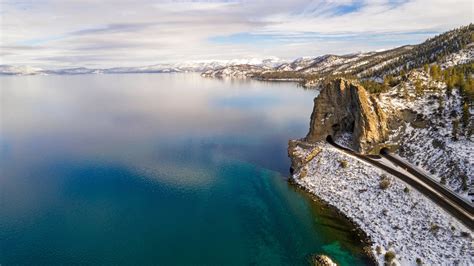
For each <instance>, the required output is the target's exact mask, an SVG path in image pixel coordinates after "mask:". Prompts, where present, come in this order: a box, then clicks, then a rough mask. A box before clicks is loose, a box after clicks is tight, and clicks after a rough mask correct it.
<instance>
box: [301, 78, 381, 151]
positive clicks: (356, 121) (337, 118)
mask: <svg viewBox="0 0 474 266" xmlns="http://www.w3.org/2000/svg"><path fill="white" fill-rule="evenodd" d="M344 133H351V134H352V148H353V149H355V150H356V151H358V152H361V153H370V152H371V151H373V150H374V148H376V147H377V145H378V144H379V143H381V142H383V141H385V140H386V139H387V137H388V123H387V115H386V114H385V112H384V111H383V110H382V108H381V107H380V105H379V104H378V102H377V99H376V98H375V97H374V96H371V95H369V94H368V93H367V92H366V90H365V89H364V88H363V87H362V86H361V85H360V84H358V83H355V82H353V81H349V80H345V79H342V78H339V79H336V80H334V81H331V82H329V83H328V84H327V85H325V86H324V87H323V89H322V90H321V93H320V94H319V96H318V97H316V98H315V99H314V109H313V113H312V114H311V123H310V129H309V133H308V135H307V136H306V139H305V140H306V141H308V142H317V141H322V140H325V139H326V137H327V136H329V135H331V136H333V137H335V138H337V137H338V136H340V135H342V134H344Z"/></svg>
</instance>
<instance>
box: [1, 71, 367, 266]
mask: <svg viewBox="0 0 474 266" xmlns="http://www.w3.org/2000/svg"><path fill="white" fill-rule="evenodd" d="M0 84H1V88H0V96H1V102H0V104H1V105H0V111H1V117H0V118H1V120H0V122H1V124H0V264H1V265H10V264H45V265H52V264H66V265H70V264H127V265H144V264H159V265H307V264H308V259H309V257H310V256H311V254H315V253H316V254H320V253H322V254H328V255H329V256H330V257H332V258H333V259H334V260H335V261H337V262H338V263H340V264H341V265H357V264H365V263H368V259H367V257H366V256H365V255H364V254H363V252H362V244H361V243H360V239H359V237H358V236H357V234H356V233H355V232H354V230H353V229H354V228H353V227H352V226H351V224H350V223H349V222H348V221H347V220H345V219H343V218H341V217H339V216H338V215H337V214H336V213H335V212H334V211H333V210H331V209H328V208H326V207H324V206H323V205H321V204H319V203H316V202H314V201H313V200H311V197H309V195H307V194H306V193H305V192H303V191H300V190H298V189H296V188H295V187H294V186H292V185H290V184H288V182H287V178H288V175H289V167H290V161H289V159H288V157H287V150H286V149H287V143H288V140H289V139H295V138H300V137H303V136H305V135H306V133H307V131H308V127H309V119H310V114H311V111H312V107H313V98H314V97H315V96H316V95H317V92H316V91H314V90H304V89H303V88H301V87H297V86H296V84H294V83H277V82H274V83H268V82H259V81H251V80H218V79H205V78H201V77H200V76H199V75H198V74H121V75H77V76H3V77H0Z"/></svg>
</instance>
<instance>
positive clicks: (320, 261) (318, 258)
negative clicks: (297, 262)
mask: <svg viewBox="0 0 474 266" xmlns="http://www.w3.org/2000/svg"><path fill="white" fill-rule="evenodd" d="M311 265H314V266H337V264H336V263H334V261H332V260H331V258H329V257H328V256H326V255H314V256H312V257H311Z"/></svg>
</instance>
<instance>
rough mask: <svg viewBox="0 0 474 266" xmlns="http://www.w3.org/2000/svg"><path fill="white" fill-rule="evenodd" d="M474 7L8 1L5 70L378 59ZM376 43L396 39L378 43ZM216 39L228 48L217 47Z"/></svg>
mask: <svg viewBox="0 0 474 266" xmlns="http://www.w3.org/2000/svg"><path fill="white" fill-rule="evenodd" d="M395 2H398V3H395ZM472 5H473V4H472V2H471V1H470V0H457V1H441V0H411V1H393V0H392V1H388V0H387V1H350V0H343V1H335V0H327V1H323V0H321V1H301V0H294V1H152V0H139V1H127V0H102V1H92V0H84V1H79V0H70V1H59V0H37V1H11V0H0V16H1V20H0V27H1V30H0V33H1V36H0V45H1V50H0V63H1V64H28V65H36V66H44V67H54V66H94V67H110V66H134V65H146V64H155V63H160V62H170V61H185V60H188V59H189V60H200V59H229V58H234V57H255V56H262V57H263V56H270V55H274V56H279V57H283V58H293V57H298V56H301V55H319V54H323V53H347V52H353V51H358V50H373V49H380V48H388V47H391V46H394V45H399V44H402V43H403V42H411V43H412V42H414V41H415V42H419V41H421V40H423V39H424V38H426V37H428V36H429V35H432V34H433V32H437V33H438V32H442V31H445V30H448V29H451V28H454V27H458V26H461V25H466V24H468V23H470V22H471V20H472ZM416 32H422V34H413V33H416ZM423 32H425V33H423ZM395 33H396V34H397V35H393V34H395ZM236 34H243V35H242V36H243V37H242V36H240V35H236ZM377 34H384V36H387V38H391V39H389V40H384V41H381V40H377V38H375V39H374V35H377ZM218 36H220V38H221V39H224V40H226V41H215V38H216V37H218ZM226 36H231V37H229V38H226ZM232 36H238V37H236V38H232ZM239 36H240V37H239ZM254 36H259V38H258V39H255V38H252V37H254ZM351 37H353V39H351ZM211 40H214V41H211ZM374 40H375V41H374Z"/></svg>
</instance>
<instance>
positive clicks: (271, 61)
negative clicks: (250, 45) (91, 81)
mask: <svg viewBox="0 0 474 266" xmlns="http://www.w3.org/2000/svg"><path fill="white" fill-rule="evenodd" d="M283 63H286V61H283V60H281V59H279V58H275V57H272V58H264V59H261V58H250V59H232V60H206V61H187V62H181V63H175V64H156V65H149V66H139V67H114V68H85V67H77V68H59V69H47V70H45V69H41V68H36V67H29V66H13V65H0V75H2V74H3V75H35V74H56V75H80V74H113V73H179V72H205V71H209V70H217V69H222V68H225V67H231V66H237V65H247V66H255V67H264V68H274V67H276V66H278V65H280V64H283Z"/></svg>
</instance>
